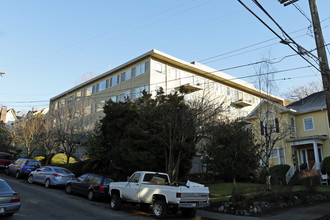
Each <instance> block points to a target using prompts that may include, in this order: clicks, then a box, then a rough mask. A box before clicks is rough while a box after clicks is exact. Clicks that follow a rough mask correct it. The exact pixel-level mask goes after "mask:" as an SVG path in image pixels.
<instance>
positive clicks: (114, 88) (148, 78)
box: [50, 50, 284, 129]
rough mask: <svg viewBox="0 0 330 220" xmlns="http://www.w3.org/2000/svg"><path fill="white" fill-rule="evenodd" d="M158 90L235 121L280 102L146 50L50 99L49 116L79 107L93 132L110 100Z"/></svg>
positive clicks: (229, 78)
mask: <svg viewBox="0 0 330 220" xmlns="http://www.w3.org/2000/svg"><path fill="white" fill-rule="evenodd" d="M160 88H163V90H164V92H165V93H166V94H169V93H171V92H175V91H178V90H179V89H180V88H184V90H185V92H186V96H185V98H186V99H193V98H198V97H200V96H205V94H207V95H208V97H210V99H211V100H212V101H213V102H215V103H219V104H223V105H225V109H226V111H227V113H228V115H230V116H231V117H234V118H236V117H242V118H243V117H245V116H247V115H248V114H249V113H250V112H251V111H252V110H253V109H254V108H255V107H256V106H257V105H258V104H259V103H260V100H261V99H263V98H265V97H268V99H269V98H270V99H271V100H272V101H273V102H275V103H278V104H281V105H282V104H283V101H284V100H283V99H281V98H278V97H276V96H272V95H269V94H266V93H264V92H261V91H259V90H257V89H256V88H255V87H254V85H253V84H251V83H248V82H246V81H243V80H240V79H235V77H233V76H230V75H228V74H225V73H223V72H220V71H217V70H215V69H213V68H211V67H208V66H205V65H203V64H200V63H198V62H186V61H183V60H180V59H178V58H176V57H173V56H170V55H168V54H165V53H163V52H160V51H157V50H151V51H149V52H147V53H145V54H143V55H141V56H139V57H137V58H135V59H133V60H130V61H128V62H126V63H124V64H122V65H120V66H118V67H116V68H114V69H112V70H110V71H107V72H105V73H103V74H101V75H99V76H97V77H95V78H93V79H91V80H89V81H87V82H84V83H82V84H80V85H78V86H75V87H73V88H71V89H69V90H67V91H65V92H63V93H61V94H59V95H57V96H55V97H53V98H51V100H50V112H56V111H58V110H59V109H60V108H61V107H62V106H65V105H68V104H69V105H72V103H74V105H75V106H76V105H80V108H83V110H82V111H81V112H83V114H81V117H84V118H85V119H86V120H85V122H84V125H83V126H84V127H85V128H86V129H92V128H93V126H94V125H95V122H96V121H97V120H99V119H100V118H102V116H103V106H104V104H105V103H106V102H107V101H108V100H109V99H111V100H113V101H116V102H119V101H123V100H125V98H130V99H132V100H134V99H136V98H138V97H140V96H142V92H143V90H145V91H146V92H148V93H151V94H153V95H155V94H156V93H157V91H158V90H159V89H160ZM79 103H80V104H79ZM82 103H83V104H82ZM77 117H79V116H77Z"/></svg>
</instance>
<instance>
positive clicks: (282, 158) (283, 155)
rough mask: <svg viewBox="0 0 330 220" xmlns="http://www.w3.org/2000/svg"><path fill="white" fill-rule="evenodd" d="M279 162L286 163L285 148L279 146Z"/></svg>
mask: <svg viewBox="0 0 330 220" xmlns="http://www.w3.org/2000/svg"><path fill="white" fill-rule="evenodd" d="M278 156H279V158H278V163H279V164H285V153H284V148H283V147H281V148H278Z"/></svg>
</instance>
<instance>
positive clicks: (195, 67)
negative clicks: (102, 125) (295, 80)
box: [50, 49, 284, 103]
mask: <svg viewBox="0 0 330 220" xmlns="http://www.w3.org/2000/svg"><path fill="white" fill-rule="evenodd" d="M148 57H151V58H154V59H156V60H160V61H163V62H166V63H168V64H171V65H173V66H176V67H179V68H181V69H184V70H187V71H190V72H193V73H195V74H197V75H200V76H203V77H206V78H209V79H212V80H214V81H217V82H221V83H222V84H225V85H228V86H231V87H234V88H237V89H240V90H242V91H245V92H247V93H250V94H253V95H256V96H261V97H268V98H270V99H271V100H273V101H275V102H281V103H283V101H284V99H282V98H280V97H277V96H274V95H270V94H267V93H265V92H263V91H260V90H258V89H256V88H255V87H254V85H253V84H251V83H248V82H246V81H244V80H241V79H237V78H235V77H233V76H231V75H228V74H226V73H223V72H221V71H218V70H216V69H213V68H211V67H208V66H206V65H203V64H200V63H198V62H192V63H190V62H187V61H184V60H181V59H178V58H176V57H173V56H171V55H168V54H166V53H163V52H161V51H158V50H156V49H153V50H150V51H149V52H147V53H144V54H142V55H140V56H138V57H136V58H134V59H132V60H130V61H128V62H126V63H124V64H122V65H120V66H118V67H116V68H114V69H111V70H109V71H107V72H105V73H103V74H100V75H98V76H96V77H94V78H92V79H90V80H88V81H86V82H83V83H81V84H79V85H77V86H75V87H72V88H71V89H68V90H67V91H65V92H63V93H60V94H59V95H57V96H54V97H53V98H51V99H50V101H53V100H56V99H58V98H61V97H63V96H66V95H68V94H70V93H72V92H74V91H75V90H78V89H80V88H83V87H85V86H86V85H89V84H91V83H93V82H95V81H97V80H99V79H102V78H104V77H106V76H109V75H111V74H113V73H115V72H117V71H119V70H121V69H124V68H126V67H127V66H129V65H132V64H134V63H137V62H139V61H141V60H143V59H146V58H148Z"/></svg>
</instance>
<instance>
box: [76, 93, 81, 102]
mask: <svg viewBox="0 0 330 220" xmlns="http://www.w3.org/2000/svg"><path fill="white" fill-rule="evenodd" d="M80 98H81V91H79V92H77V93H76V101H79V100H80Z"/></svg>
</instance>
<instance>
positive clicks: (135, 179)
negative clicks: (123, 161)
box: [129, 173, 141, 183]
mask: <svg viewBox="0 0 330 220" xmlns="http://www.w3.org/2000/svg"><path fill="white" fill-rule="evenodd" d="M140 177H141V173H135V174H133V176H131V178H129V182H131V183H138V182H139V180H140Z"/></svg>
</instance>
